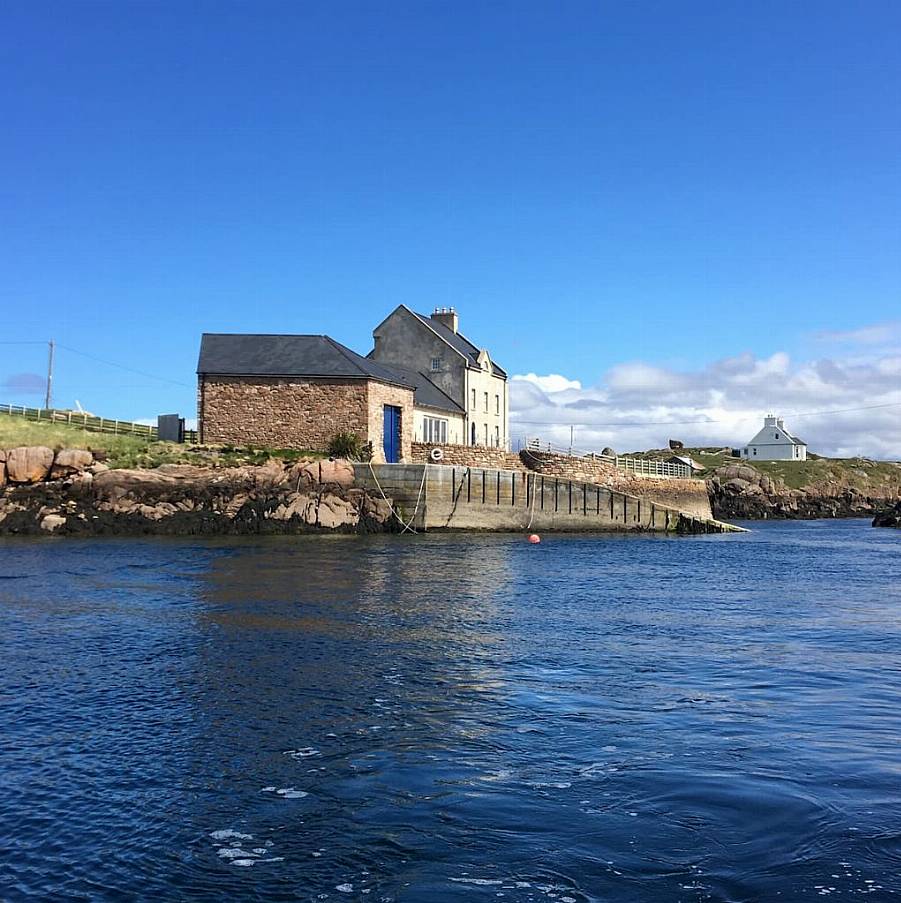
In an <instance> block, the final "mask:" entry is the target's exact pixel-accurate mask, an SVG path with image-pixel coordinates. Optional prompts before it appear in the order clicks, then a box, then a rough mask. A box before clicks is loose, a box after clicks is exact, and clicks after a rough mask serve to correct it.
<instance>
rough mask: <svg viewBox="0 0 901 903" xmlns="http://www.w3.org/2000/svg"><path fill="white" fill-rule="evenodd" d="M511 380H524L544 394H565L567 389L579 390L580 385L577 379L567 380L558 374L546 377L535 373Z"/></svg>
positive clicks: (550, 374) (549, 374)
mask: <svg viewBox="0 0 901 903" xmlns="http://www.w3.org/2000/svg"><path fill="white" fill-rule="evenodd" d="M513 379H520V380H524V381H525V382H529V383H533V384H534V385H536V386H538V388H539V389H541V390H542V391H544V392H549V393H551V392H565V391H566V390H567V389H581V388H582V383H580V382H579V380H577V379H567V378H566V377H565V376H561V375H560V374H559V373H548V375H547V376H538V375H537V374H536V373H526V374H525V375H523V376H514V377H513Z"/></svg>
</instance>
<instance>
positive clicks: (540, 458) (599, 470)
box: [519, 448, 617, 486]
mask: <svg viewBox="0 0 901 903" xmlns="http://www.w3.org/2000/svg"><path fill="white" fill-rule="evenodd" d="M519 456H520V458H521V459H522V462H523V464H525V466H526V467H527V468H528V469H529V470H534V471H535V472H536V473H542V474H545V475H546V476H551V477H560V478H561V479H564V480H581V481H583V482H585V483H600V484H601V485H602V486H606V485H607V484H608V483H609V482H610V481H611V479H614V478H615V477H616V474H617V470H616V468H615V467H614V466H613V465H612V464H611V463H609V462H608V461H603V460H601V459H592V458H580V457H570V456H569V455H558V454H553V453H551V452H540V451H530V450H529V449H526V448H524V449H523V450H522V451H521V452H520V453H519Z"/></svg>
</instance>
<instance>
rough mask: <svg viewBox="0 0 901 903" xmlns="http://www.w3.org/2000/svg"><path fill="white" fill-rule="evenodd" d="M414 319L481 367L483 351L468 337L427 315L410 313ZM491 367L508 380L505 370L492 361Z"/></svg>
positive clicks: (471, 362)
mask: <svg viewBox="0 0 901 903" xmlns="http://www.w3.org/2000/svg"><path fill="white" fill-rule="evenodd" d="M410 312H411V313H412V314H413V316H414V317H418V318H419V319H420V320H422V322H423V323H425V325H426V326H428V327H429V329H432V330H434V331H435V332H436V333H438V335H439V336H440V337H441V338H442V339H444V341H445V342H447V344H448V345H450V346H451V348H455V349H456V350H457V351H459V352H460V353H461V354H462V355H463V356H464V357H465V358H466V359H467V360H468V361H469V363H470V364H471V365H472V366H473V367H478V368H479V369H481V368H480V367H479V354H481V349H480V348H476V346H475V345H473V344H472V342H470V341H469V339H467V338H466V336H464V335H461V334H460V333H459V332H454V331H453V329H448V328H447V326H445V325H444V324H443V323H439V322H438V321H437V320H433V319H432V318H431V317H427V316H426V315H425V314H420V313H417V312H416V311H415V310H413V311H410ZM491 366H492V367H493V368H494V372H495V373H496V374H497V375H498V376H503V377H504V378H506V376H507V373H506V371H505V370H502V369H501V368H500V367H499V366H498V365H497V364H496V363H495V362H494V360H493V359H492V361H491Z"/></svg>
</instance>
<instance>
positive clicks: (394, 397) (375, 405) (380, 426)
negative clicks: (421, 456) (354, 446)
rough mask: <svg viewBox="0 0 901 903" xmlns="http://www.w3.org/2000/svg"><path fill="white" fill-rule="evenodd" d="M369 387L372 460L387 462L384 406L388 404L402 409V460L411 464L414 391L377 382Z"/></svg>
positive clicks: (371, 383)
mask: <svg viewBox="0 0 901 903" xmlns="http://www.w3.org/2000/svg"><path fill="white" fill-rule="evenodd" d="M367 386H368V389H367V392H368V420H367V422H368V425H369V435H368V437H367V438H368V441H370V442H371V443H372V460H373V461H374V462H376V463H384V461H385V446H384V431H385V412H384V406H385V405H386V404H388V405H394V406H395V407H398V408H400V460H401V462H403V463H409V462H410V461H411V460H412V450H411V449H412V444H413V390H412V389H403V388H401V387H400V386H389V385H387V384H386V383H377V382H369V383H367Z"/></svg>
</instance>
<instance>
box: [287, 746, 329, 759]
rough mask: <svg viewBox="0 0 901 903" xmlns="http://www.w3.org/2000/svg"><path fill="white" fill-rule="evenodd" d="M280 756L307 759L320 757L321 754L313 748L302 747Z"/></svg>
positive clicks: (289, 750) (288, 750)
mask: <svg viewBox="0 0 901 903" xmlns="http://www.w3.org/2000/svg"><path fill="white" fill-rule="evenodd" d="M282 755H283V756H290V757H291V758H292V759H309V758H311V757H312V756H318V755H321V753H320V752H319V750H318V749H316V748H315V747H313V746H302V747H301V748H300V749H287V750H285V751H284V752H283V753H282Z"/></svg>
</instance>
